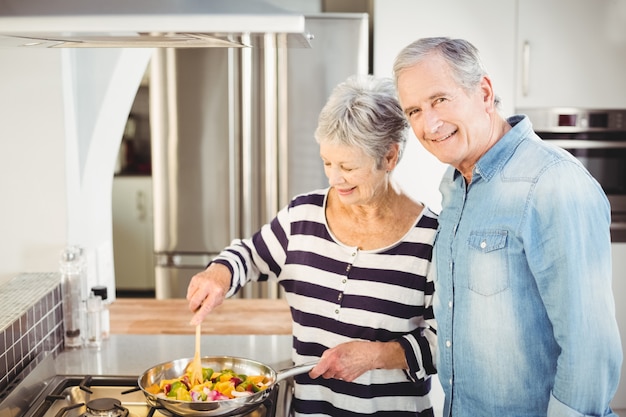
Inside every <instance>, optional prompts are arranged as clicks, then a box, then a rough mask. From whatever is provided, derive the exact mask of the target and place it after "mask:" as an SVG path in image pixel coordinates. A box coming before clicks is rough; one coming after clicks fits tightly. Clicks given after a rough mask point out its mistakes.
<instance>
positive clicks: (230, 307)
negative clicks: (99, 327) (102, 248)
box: [109, 298, 291, 356]
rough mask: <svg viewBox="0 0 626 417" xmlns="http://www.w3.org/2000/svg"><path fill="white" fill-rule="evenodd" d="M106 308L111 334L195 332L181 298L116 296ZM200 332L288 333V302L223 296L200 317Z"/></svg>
mask: <svg viewBox="0 0 626 417" xmlns="http://www.w3.org/2000/svg"><path fill="white" fill-rule="evenodd" d="M109 310H110V315H111V334H168V335H174V334H180V335H183V334H189V335H191V334H195V327H194V326H192V325H190V324H189V320H190V319H191V312H190V311H189V307H188V304H187V300H185V299H169V300H157V299H151V298H150V299H148V298H117V299H116V300H115V301H114V302H113V303H111V305H110V306H109ZM202 334H204V335H290V334H291V313H290V311H289V305H288V304H287V301H286V300H284V299H278V300H270V299H239V298H234V299H227V300H224V302H223V303H222V304H221V305H220V306H218V307H217V308H216V309H215V310H213V311H212V312H211V313H210V314H209V316H207V318H206V319H205V320H204V322H203V323H202ZM192 353H193V352H192ZM192 356H193V355H192Z"/></svg>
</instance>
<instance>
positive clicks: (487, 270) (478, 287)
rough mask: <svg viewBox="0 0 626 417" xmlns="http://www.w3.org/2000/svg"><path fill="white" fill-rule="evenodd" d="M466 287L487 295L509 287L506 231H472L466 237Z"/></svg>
mask: <svg viewBox="0 0 626 417" xmlns="http://www.w3.org/2000/svg"><path fill="white" fill-rule="evenodd" d="M467 243H468V246H469V251H468V252H469V259H468V267H469V271H468V273H469V275H468V281H467V282H468V287H469V289H470V290H472V291H474V292H476V293H477V294H481V295H485V296H489V295H493V294H497V293H499V292H501V291H504V290H506V289H507V288H508V287H509V273H508V256H507V232H506V230H495V231H493V230H490V231H478V232H472V233H471V234H470V236H469V239H468V242H467Z"/></svg>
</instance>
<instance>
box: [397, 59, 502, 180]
mask: <svg viewBox="0 0 626 417" xmlns="http://www.w3.org/2000/svg"><path fill="white" fill-rule="evenodd" d="M492 94H493V93H492V91H491V84H490V82H489V80H488V79H487V78H486V77H483V80H482V81H481V83H480V85H479V86H477V87H476V88H475V89H474V90H473V91H466V90H465V89H463V87H462V86H461V85H460V84H459V83H458V82H457V81H456V79H455V78H454V76H453V74H452V71H451V69H450V67H449V65H448V64H447V62H446V61H445V60H444V59H443V58H441V57H440V56H439V55H438V54H436V53H432V54H430V55H429V56H427V57H425V58H424V59H422V61H420V62H419V63H418V64H416V65H414V66H413V67H410V68H408V69H405V70H403V71H402V72H401V73H400V74H399V77H398V96H399V99H400V103H401V105H402V109H403V111H404V113H405V114H406V116H407V118H408V120H409V123H410V124H411V128H412V129H413V132H414V133H415V136H416V137H417V138H418V139H419V141H420V142H421V143H422V145H423V146H424V147H425V148H426V150H427V151H429V152H430V153H432V154H433V155H434V156H435V157H437V159H439V160H440V161H441V162H444V163H447V164H450V165H452V166H454V167H455V168H457V169H458V170H459V171H461V172H462V173H464V174H465V171H466V170H468V169H469V170H470V171H471V169H472V168H473V166H474V164H475V163H476V161H477V160H478V159H479V158H480V156H482V155H483V154H484V153H485V152H486V150H487V149H488V146H489V143H490V137H491V136H492V134H493V132H492V131H491V118H490V113H491V111H492V110H493V106H492V104H493V103H492V101H491V102H490V101H489V100H492V99H493V96H492Z"/></svg>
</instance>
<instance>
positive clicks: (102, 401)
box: [85, 398, 128, 417]
mask: <svg viewBox="0 0 626 417" xmlns="http://www.w3.org/2000/svg"><path fill="white" fill-rule="evenodd" d="M85 416H94V417H121V416H128V410H127V409H126V408H124V407H122V402H121V401H120V400H117V399H115V398H96V399H95V400H91V401H89V402H88V403H87V413H86V414H85Z"/></svg>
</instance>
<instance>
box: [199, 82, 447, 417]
mask: <svg viewBox="0 0 626 417" xmlns="http://www.w3.org/2000/svg"><path fill="white" fill-rule="evenodd" d="M407 130H408V125H407V121H406V118H405V117H404V114H403V113H402V109H401V108H400V105H399V104H398V102H397V99H396V96H395V87H394V84H393V81H392V80H391V79H386V78H385V79H380V78H375V77H373V76H360V77H359V76H353V77H351V78H349V79H348V80H346V81H345V82H343V83H342V84H340V85H338V86H337V87H336V88H335V90H334V91H333V93H332V95H331V97H330V98H329V100H328V102H327V103H326V105H325V106H324V108H323V109H322V111H321V114H320V116H319V124H318V128H317V130H316V132H315V137H316V140H317V142H318V143H319V147H320V156H321V159H322V161H323V163H324V171H325V174H326V176H327V177H328V181H329V184H330V187H329V188H326V189H323V190H317V191H312V192H310V193H306V194H303V195H299V196H297V197H295V198H294V199H293V200H292V201H291V203H290V204H289V205H288V206H286V207H285V208H283V209H282V210H280V212H279V213H278V214H277V215H276V217H275V218H274V219H273V220H272V221H271V222H270V223H269V224H267V225H265V226H263V227H262V228H261V230H260V231H258V232H257V233H256V234H254V236H252V238H250V239H243V240H235V241H234V242H233V243H232V244H231V246H229V247H227V248H226V249H224V251H223V252H222V253H221V254H220V255H219V256H217V257H216V258H215V259H214V260H213V261H212V262H211V264H210V265H209V266H208V268H207V269H206V270H205V271H203V272H201V273H199V274H197V275H195V276H194V277H193V278H192V280H191V283H190V284H189V288H188V292H187V299H188V301H189V308H190V309H191V310H192V311H195V312H196V313H195V315H194V317H193V319H192V323H199V322H201V321H202V320H203V319H204V318H205V317H206V316H207V314H208V313H209V312H210V311H211V310H212V309H213V308H214V307H216V306H217V305H219V304H220V303H221V302H222V301H223V300H224V298H225V297H229V296H231V295H233V294H235V293H236V292H237V291H238V290H239V289H240V288H241V287H242V286H244V285H245V284H246V283H247V282H250V281H260V280H267V279H277V280H278V282H279V283H280V285H281V286H282V287H283V288H284V291H285V296H286V299H287V301H288V303H289V305H290V307H291V313H292V317H293V352H294V353H293V360H294V362H295V363H296V364H301V363H305V362H310V361H312V360H315V359H318V358H319V363H318V364H317V365H316V366H315V367H314V368H313V369H312V370H311V371H310V372H309V373H308V374H303V375H299V376H297V377H296V378H295V394H294V400H293V408H294V410H293V411H294V413H295V415H296V416H299V415H309V414H314V415H316V416H374V415H378V416H389V415H393V416H432V415H433V411H432V406H431V403H430V399H429V395H428V394H429V392H430V375H431V374H433V373H435V367H434V364H433V358H434V356H435V355H434V351H433V350H434V349H435V345H436V326H435V323H434V320H433V313H432V305H431V303H432V299H433V291H434V290H433V287H434V286H433V282H431V281H429V280H428V278H427V276H428V270H429V268H430V261H431V252H432V245H433V240H434V236H435V232H436V228H437V216H436V215H435V214H434V213H433V212H432V211H430V210H429V209H428V208H427V207H425V206H424V205H422V204H420V203H419V202H416V201H413V200H412V199H411V198H410V197H408V196H407V195H406V194H404V193H403V192H402V191H401V190H400V189H399V188H398V187H397V186H396V185H395V184H394V183H393V182H392V180H391V174H392V172H393V170H394V168H395V167H396V165H397V164H398V161H399V160H400V157H401V156H402V151H403V149H404V145H405V143H406V135H407Z"/></svg>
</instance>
